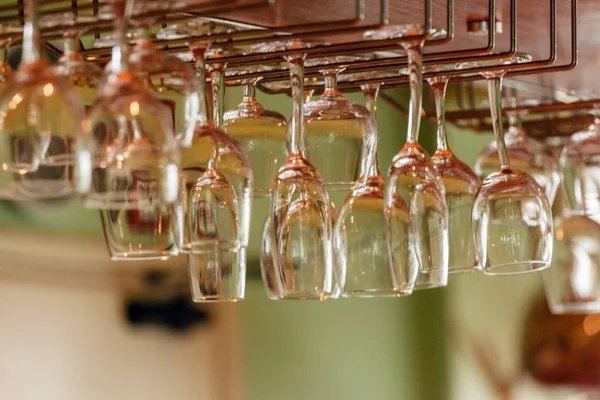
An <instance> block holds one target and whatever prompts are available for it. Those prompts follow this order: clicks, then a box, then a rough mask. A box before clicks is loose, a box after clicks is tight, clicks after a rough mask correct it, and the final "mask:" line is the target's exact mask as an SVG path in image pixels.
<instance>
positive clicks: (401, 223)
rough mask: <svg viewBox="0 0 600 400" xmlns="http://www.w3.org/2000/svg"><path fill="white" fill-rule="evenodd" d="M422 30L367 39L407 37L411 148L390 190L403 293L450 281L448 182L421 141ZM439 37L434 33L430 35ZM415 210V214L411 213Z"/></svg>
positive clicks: (401, 157) (404, 28)
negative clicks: (443, 180) (438, 170)
mask: <svg viewBox="0 0 600 400" xmlns="http://www.w3.org/2000/svg"><path fill="white" fill-rule="evenodd" d="M423 33H424V31H423V27H422V26H420V25H388V26H386V27H384V28H382V29H379V30H376V31H370V32H367V33H366V34H365V37H366V38H367V39H389V38H404V39H409V40H403V41H402V47H403V48H404V51H405V52H406V55H407V58H408V74H409V78H410V105H409V124H408V135H407V139H406V144H405V145H404V147H403V148H402V149H401V150H400V151H399V152H398V154H397V155H396V156H395V157H394V159H393V160H392V165H391V167H390V171H389V177H388V180H387V182H386V190H385V212H386V216H387V228H388V229H387V232H388V233H387V235H388V236H387V238H388V251H389V256H390V260H391V264H392V270H393V271H394V275H395V276H394V279H395V280H396V286H397V290H400V291H403V292H407V293H410V292H411V291H412V290H413V289H428V288H434V287H441V286H446V284H447V282H448V253H449V251H448V208H447V204H446V197H445V190H444V185H443V184H442V178H441V176H440V174H439V173H438V172H437V170H436V169H435V167H434V165H433V163H432V161H431V157H430V156H429V154H427V151H426V150H425V149H423V148H422V147H421V146H420V145H419V142H418V135H419V126H420V121H421V114H420V113H421V104H422V89H423V87H422V82H423V79H422V74H423V71H422V68H423V67H422V65H423V63H422V48H423V39H422V38H420V37H419V38H415V39H414V40H410V38H411V37H417V36H421V35H423ZM437 34H439V32H437V31H431V32H430V33H429V36H430V37H431V36H435V35H437ZM406 204H408V205H409V214H408V215H407V212H406Z"/></svg>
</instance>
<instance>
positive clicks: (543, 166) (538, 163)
mask: <svg viewBox="0 0 600 400" xmlns="http://www.w3.org/2000/svg"><path fill="white" fill-rule="evenodd" d="M503 103H504V104H505V105H506V106H509V107H516V105H517V99H516V98H514V97H510V98H507V99H504V101H503ZM508 122H509V127H508V130H507V131H506V132H505V134H504V143H505V144H506V152H507V153H508V158H509V159H510V161H511V164H512V165H514V166H515V167H517V168H518V169H519V170H521V171H524V172H526V173H528V174H529V175H531V176H533V177H534V178H535V180H536V181H537V182H538V183H539V184H540V186H541V187H542V188H544V191H545V192H546V197H548V201H549V202H550V204H551V205H552V203H554V198H555V197H556V192H557V190H558V187H559V185H560V175H559V171H558V162H557V161H556V159H555V158H554V157H553V156H552V155H551V154H549V153H547V152H546V150H545V149H544V146H543V144H542V143H540V142H538V141H537V140H535V139H532V138H529V137H527V135H526V133H525V131H524V130H523V128H522V127H521V121H520V118H519V115H518V114H517V113H516V112H511V113H509V114H508ZM500 164H501V163H500V159H499V157H498V148H497V147H496V143H495V142H492V143H491V144H490V145H489V146H487V147H486V148H485V149H484V150H483V151H482V152H481V154H480V155H479V157H478V158H477V161H476V162H475V167H474V169H475V172H476V173H477V174H478V175H479V176H480V177H486V176H488V175H489V174H491V173H492V172H494V171H497V170H498V168H500V166H501V165H500Z"/></svg>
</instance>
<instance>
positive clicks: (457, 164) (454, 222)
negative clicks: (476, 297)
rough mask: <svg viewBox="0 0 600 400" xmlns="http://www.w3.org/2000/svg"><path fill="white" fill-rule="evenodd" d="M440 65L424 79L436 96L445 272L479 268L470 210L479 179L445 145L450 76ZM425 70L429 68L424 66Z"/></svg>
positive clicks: (435, 159)
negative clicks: (445, 211)
mask: <svg viewBox="0 0 600 400" xmlns="http://www.w3.org/2000/svg"><path fill="white" fill-rule="evenodd" d="M443 68H444V67H441V66H438V67H433V68H430V69H431V70H433V71H436V72H438V73H440V74H439V75H436V76H435V77H433V78H429V79H427V82H428V83H429V85H430V86H431V89H432V91H433V95H434V98H435V108H436V114H437V150H436V151H435V153H434V154H433V156H432V157H431V161H432V162H433V165H434V166H435V169H436V170H437V171H438V172H439V174H440V176H441V178H442V183H443V185H444V189H445V192H446V204H447V205H448V240H449V241H448V244H449V248H448V251H449V259H448V273H450V274H454V273H461V272H473V271H476V270H479V269H480V268H479V264H478V262H477V257H476V254H475V244H474V242H473V229H472V224H471V210H472V208H473V202H474V200H475V194H476V193H477V190H478V189H479V186H480V184H481V181H480V180H479V178H478V177H477V175H476V174H475V173H474V172H473V170H472V169H471V168H470V167H469V166H468V165H467V164H465V163H464V162H462V161H461V160H459V159H458V157H456V155H455V154H454V153H453V152H452V150H451V149H450V146H449V145H448V137H447V133H446V121H445V107H444V101H445V96H446V88H447V86H448V81H449V77H448V76H444V75H443ZM425 71H428V68H427V67H426V68H425Z"/></svg>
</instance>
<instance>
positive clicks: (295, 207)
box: [261, 41, 333, 300]
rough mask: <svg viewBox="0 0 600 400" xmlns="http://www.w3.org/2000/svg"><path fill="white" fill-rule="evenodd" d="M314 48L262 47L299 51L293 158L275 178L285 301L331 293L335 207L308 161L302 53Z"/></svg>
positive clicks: (277, 264) (276, 255)
mask: <svg viewBox="0 0 600 400" xmlns="http://www.w3.org/2000/svg"><path fill="white" fill-rule="evenodd" d="M309 46H311V44H310V43H304V42H299V41H288V42H276V43H270V44H267V45H265V46H264V47H263V48H261V50H262V51H278V50H297V52H295V53H293V54H290V55H288V56H286V61H287V62H288V64H289V66H290V79H291V82H292V101H293V113H292V120H291V123H290V125H289V127H288V138H287V146H288V153H289V158H288V159H287V160H286V161H285V163H284V164H283V166H282V167H281V168H280V169H279V172H278V174H277V177H276V178H275V182H274V184H273V191H272V192H273V195H272V196H273V197H272V200H271V213H270V214H271V217H270V219H271V227H272V228H271V231H272V235H271V238H272V239H273V242H272V254H273V264H274V272H275V276H276V279H277V286H278V288H279V290H280V291H279V296H278V297H279V298H281V299H316V300H324V299H327V298H329V297H330V296H331V293H332V282H333V279H332V273H333V272H332V249H331V239H332V237H331V234H332V226H331V225H332V223H331V209H330V207H331V206H330V203H329V197H328V195H327V191H326V190H325V186H324V184H323V180H322V179H321V176H320V175H319V173H318V172H317V170H316V169H315V167H314V166H313V165H312V164H311V163H310V161H308V160H307V159H306V156H305V151H306V144H305V138H304V127H303V125H304V123H303V122H304V120H303V100H304V98H303V96H304V90H303V86H304V58H305V57H306V54H305V53H303V51H302V49H303V48H306V47H309ZM267 236H268V235H267ZM263 237H264V236H263Z"/></svg>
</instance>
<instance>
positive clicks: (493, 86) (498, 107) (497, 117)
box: [487, 75, 510, 170]
mask: <svg viewBox="0 0 600 400" xmlns="http://www.w3.org/2000/svg"><path fill="white" fill-rule="evenodd" d="M487 83H488V97H489V101H490V111H491V115H492V127H493V129H494V137H495V138H496V146H497V147H498V156H499V157H500V168H501V169H502V170H507V169H510V163H509V161H508V153H507V152H506V144H505V143H504V128H503V126H502V75H494V76H491V77H488V78H487Z"/></svg>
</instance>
